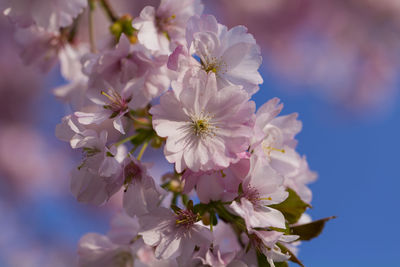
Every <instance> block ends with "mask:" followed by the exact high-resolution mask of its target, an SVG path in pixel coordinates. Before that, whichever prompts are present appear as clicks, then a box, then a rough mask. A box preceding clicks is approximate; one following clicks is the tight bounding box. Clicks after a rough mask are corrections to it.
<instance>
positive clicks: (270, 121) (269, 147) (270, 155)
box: [251, 98, 317, 203]
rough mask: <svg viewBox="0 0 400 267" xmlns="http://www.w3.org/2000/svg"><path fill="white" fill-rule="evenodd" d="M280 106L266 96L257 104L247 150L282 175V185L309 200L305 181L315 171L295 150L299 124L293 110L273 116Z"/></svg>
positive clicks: (315, 175)
mask: <svg viewBox="0 0 400 267" xmlns="http://www.w3.org/2000/svg"><path fill="white" fill-rule="evenodd" d="M282 108H283V105H282V104H279V99H278V98H273V99H271V100H269V101H268V102H267V103H265V104H264V105H263V106H261V107H260V108H259V110H258V111H257V114H256V122H255V127H254V128H255V135H254V138H253V140H252V146H251V150H252V151H253V153H255V154H257V155H258V156H260V157H263V158H265V159H267V160H268V161H269V164H270V166H271V167H272V168H273V169H274V170H275V171H277V172H278V173H279V174H281V175H283V176H284V178H285V181H284V184H285V186H287V187H289V188H291V189H293V190H295V191H296V193H297V194H298V195H299V196H300V197H301V198H302V200H303V201H305V202H307V203H310V202H311V190H310V189H309V188H308V187H307V186H306V184H307V183H310V182H313V181H315V179H316V178H317V174H316V173H314V172H312V171H311V170H310V169H309V167H308V163H307V160H306V158H305V157H301V156H300V155H299V154H298V153H297V152H296V151H295V148H296V145H297V140H295V139H294V137H295V135H296V134H297V133H298V132H300V130H301V127H302V124H301V122H300V121H298V120H297V116H298V115H297V113H293V114H289V115H285V116H277V115H278V114H279V113H280V111H281V110H282Z"/></svg>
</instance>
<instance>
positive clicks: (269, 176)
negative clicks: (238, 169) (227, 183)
mask: <svg viewBox="0 0 400 267" xmlns="http://www.w3.org/2000/svg"><path fill="white" fill-rule="evenodd" d="M250 161H251V164H250V166H251V167H250V171H249V174H248V176H247V177H246V179H245V181H244V182H243V184H242V190H243V192H242V193H241V195H239V198H240V199H239V200H238V201H234V202H232V204H231V205H230V207H231V208H232V209H233V210H234V211H235V212H236V213H237V214H238V215H240V216H241V217H243V218H244V220H245V222H246V226H247V228H248V230H249V231H251V229H252V228H257V227H277V228H282V229H285V228H286V226H285V218H284V216H283V214H282V213H281V212H280V211H278V210H275V209H273V208H270V207H267V206H268V205H272V204H278V203H281V202H283V201H284V200H285V199H286V198H287V197H288V193H287V192H286V191H285V187H284V186H283V182H284V179H283V177H282V176H280V175H279V174H278V173H277V172H275V171H274V170H273V169H272V168H271V167H270V166H269V164H266V162H265V161H264V160H263V159H261V158H258V157H257V156H252V158H251V159H250Z"/></svg>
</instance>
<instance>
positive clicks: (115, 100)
mask: <svg viewBox="0 0 400 267" xmlns="http://www.w3.org/2000/svg"><path fill="white" fill-rule="evenodd" d="M101 94H102V95H104V96H105V97H107V99H108V101H109V104H108V105H104V106H103V107H104V108H105V109H109V110H111V111H112V112H113V113H112V114H111V116H110V119H111V118H114V117H116V116H117V115H119V114H121V113H125V112H126V111H127V110H128V103H129V102H130V101H131V98H128V99H124V98H122V97H121V95H120V94H118V93H117V92H116V91H115V90H111V94H107V93H106V92H104V91H101Z"/></svg>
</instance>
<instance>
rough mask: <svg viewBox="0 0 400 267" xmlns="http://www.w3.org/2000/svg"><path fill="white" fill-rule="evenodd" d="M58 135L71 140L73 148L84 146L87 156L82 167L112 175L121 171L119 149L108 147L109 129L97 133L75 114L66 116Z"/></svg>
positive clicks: (65, 139)
mask: <svg viewBox="0 0 400 267" xmlns="http://www.w3.org/2000/svg"><path fill="white" fill-rule="evenodd" d="M56 136H57V138H59V139H60V140H62V141H66V142H70V144H71V147H72V148H82V150H83V152H84V154H85V157H84V159H83V161H82V164H81V165H80V167H79V168H81V167H86V168H88V170H90V171H91V172H92V173H94V174H97V173H98V174H99V175H101V176H106V177H109V176H112V175H114V174H117V173H119V171H120V170H121V166H120V164H119V163H118V161H117V160H116V158H115V157H116V156H117V154H118V149H117V148H116V147H115V146H112V147H111V148H108V147H107V145H106V144H107V131H105V130H103V131H102V132H101V133H100V134H97V132H96V131H94V130H91V129H89V130H87V129H85V128H84V127H83V126H82V125H80V124H79V123H78V122H77V118H76V117H75V116H71V115H70V116H66V117H64V118H63V121H62V123H61V124H58V125H57V127H56Z"/></svg>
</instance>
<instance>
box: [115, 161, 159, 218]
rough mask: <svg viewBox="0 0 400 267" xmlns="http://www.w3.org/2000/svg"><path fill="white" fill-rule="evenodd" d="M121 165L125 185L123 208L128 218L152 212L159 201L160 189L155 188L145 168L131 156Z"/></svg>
mask: <svg viewBox="0 0 400 267" xmlns="http://www.w3.org/2000/svg"><path fill="white" fill-rule="evenodd" d="M122 165H123V172H122V175H123V180H124V184H125V185H126V189H125V193H124V199H123V206H124V209H125V212H126V213H127V214H128V215H130V216H135V215H136V216H141V215H144V214H147V213H150V212H151V211H153V210H154V209H155V208H156V207H157V206H158V205H159V202H160V201H161V196H162V193H163V192H162V191H161V190H162V189H161V188H157V187H156V184H155V182H154V180H153V178H152V177H151V176H150V175H149V174H148V172H147V167H146V165H144V164H143V163H141V162H140V161H138V160H136V159H135V158H134V157H132V156H130V155H129V156H128V157H127V158H126V159H125V160H124V162H123V163H122Z"/></svg>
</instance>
